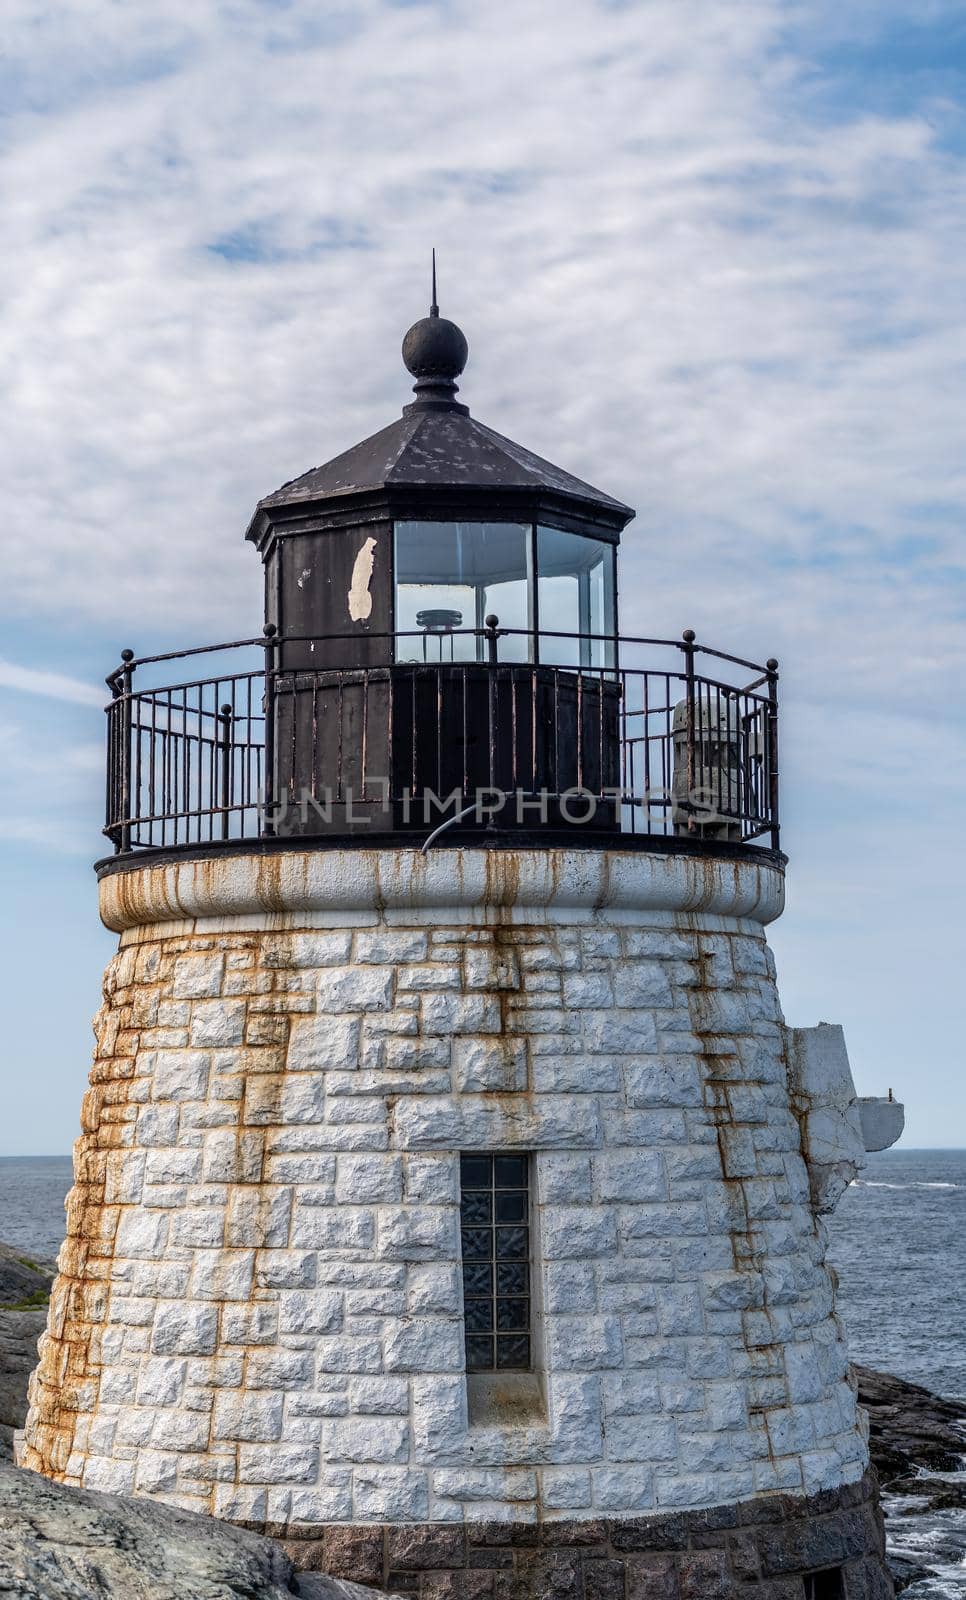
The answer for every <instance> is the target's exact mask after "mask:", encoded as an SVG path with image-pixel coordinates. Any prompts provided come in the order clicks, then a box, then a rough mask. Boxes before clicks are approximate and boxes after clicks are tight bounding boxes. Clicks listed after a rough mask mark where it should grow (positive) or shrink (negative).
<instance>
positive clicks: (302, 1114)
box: [246, 1072, 326, 1123]
mask: <svg viewBox="0 0 966 1600" xmlns="http://www.w3.org/2000/svg"><path fill="white" fill-rule="evenodd" d="M325 1090H326V1081H325V1074H324V1073H309V1072H304V1073H302V1074H300V1075H299V1076H298V1077H294V1078H286V1079H285V1081H284V1082H283V1084H282V1086H281V1095H280V1097H279V1100H278V1110H277V1112H276V1111H274V1110H273V1108H272V1107H271V1106H269V1107H267V1108H266V1116H265V1119H264V1120H265V1121H266V1122H282V1123H300V1122H322V1121H323V1120H324V1118H325ZM250 1103H251V1101H250V1095H249V1099H248V1104H249V1105H250ZM246 1118H247V1120H248V1121H249V1122H253V1121H255V1120H256V1119H255V1118H254V1117H253V1116H252V1115H251V1113H250V1111H249V1110H248V1108H247V1106H246Z"/></svg>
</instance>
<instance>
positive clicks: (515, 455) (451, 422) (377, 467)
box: [247, 283, 634, 543]
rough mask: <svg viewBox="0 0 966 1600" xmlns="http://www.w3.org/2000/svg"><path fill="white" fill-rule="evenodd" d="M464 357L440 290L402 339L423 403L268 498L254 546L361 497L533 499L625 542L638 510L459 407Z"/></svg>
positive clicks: (253, 529)
mask: <svg viewBox="0 0 966 1600" xmlns="http://www.w3.org/2000/svg"><path fill="white" fill-rule="evenodd" d="M466 356H467V344H466V340H465V338H464V337H463V334H462V332H461V331H460V329H459V328H458V327H457V326H456V324H455V323H454V322H450V321H448V320H447V319H446V318H444V317H440V315H439V309H438V307H437V305H436V297H435V283H434V294H433V305H432V309H431V311H430V315H429V316H428V317H424V318H422V320H421V321H419V322H417V323H415V324H414V325H413V327H412V328H410V329H409V332H408V333H407V334H406V337H405V339H404V340H403V359H404V361H405V363H406V366H407V367H408V368H409V371H410V372H411V373H412V374H413V376H414V377H415V378H416V383H415V385H414V391H415V394H416V399H415V401H413V402H412V403H411V404H410V405H408V406H406V407H405V409H404V411H403V414H402V416H401V417H400V418H399V419H398V420H397V421H395V422H392V423H390V424H389V426H388V427H387V428H382V429H381V430H380V431H379V432H378V433H374V434H372V435H371V437H370V438H368V439H363V440H362V442H361V443H360V444H356V445H353V447H352V448H351V450H346V451H344V452H343V453H342V455H339V456H336V457H335V458H334V459H333V460H332V461H328V462H326V463H325V464H324V465H323V466H320V467H313V468H312V470H311V471H309V472H305V473H303V474H302V476H301V477H300V478H295V479H293V480H292V481H291V482H290V483H286V484H283V485H282V487H281V488H280V489H276V491H275V493H274V494H270V495H266V497H265V498H264V499H263V500H260V501H259V503H258V506H257V508H256V511H255V516H254V517H253V519H252V523H251V526H250V527H249V530H248V535H247V536H248V538H249V539H253V540H255V541H256V542H258V543H261V542H262V541H263V540H264V538H265V536H266V535H267V534H268V533H269V531H270V529H271V527H272V526H273V525H275V526H277V524H278V522H279V521H288V520H289V519H290V518H292V517H296V518H298V517H299V515H300V513H301V514H305V513H308V512H309V511H310V508H312V507H313V506H317V507H318V510H319V511H320V512H323V513H324V512H326V511H328V510H330V509H332V510H334V509H335V504H336V503H339V502H341V503H344V502H346V501H350V500H352V499H353V498H355V497H370V498H371V497H376V498H378V499H383V500H384V499H386V498H390V499H395V500H397V501H400V502H404V503H405V504H406V505H407V506H408V507H411V508H415V506H416V504H417V501H418V497H419V496H420V495H425V496H427V497H429V496H433V497H437V498H441V499H443V500H445V501H446V502H450V501H452V500H453V499H463V498H464V497H465V498H466V499H467V501H468V502H469V503H471V504H472V503H476V502H478V500H479V497H480V496H481V495H486V496H491V497H493V499H495V500H504V501H505V500H508V499H509V500H510V501H517V502H518V501H519V500H520V498H521V497H526V498H527V499H529V500H531V501H533V502H534V509H535V510H537V511H539V509H541V507H543V506H544V505H547V504H550V505H552V504H553V503H558V504H559V505H560V508H561V510H562V511H563V512H565V513H566V512H568V511H569V512H571V513H572V514H573V515H575V516H576V517H577V518H579V519H580V520H581V521H585V520H588V519H589V520H593V521H598V522H600V523H602V524H603V527H602V528H601V532H602V533H603V534H604V536H605V537H606V532H607V530H609V531H610V532H611V536H612V537H615V536H616V535H617V534H619V532H620V530H621V529H622V528H623V527H624V525H625V523H627V522H629V521H630V519H631V517H633V515H634V512H633V510H632V509H631V507H630V506H626V505H624V504H623V503H622V502H621V501H620V500H615V499H614V498H613V497H612V496H611V495H608V494H604V493H602V491H601V490H599V489H595V488H593V487H592V485H591V484H589V483H584V482H583V481H582V480H581V479H580V478H575V477H574V476H573V475H572V474H571V473H569V472H565V471H564V470H563V468H562V467H557V466H554V465H553V463H552V462H550V461H545V460H544V459H543V458H542V457H541V456H538V455H535V454H534V453H533V451H532V450H527V449H525V448H524V446H523V445H520V444H516V443H515V442H514V441H513V440H512V439H507V438H505V437H504V436H503V435H502V434H499V433H496V432H495V431H494V430H493V429H492V428H488V427H486V426H485V424H484V423H482V422H478V421H477V420H476V418H475V417H471V416H470V414H469V409H468V407H467V406H465V405H461V404H459V403H458V402H457V400H456V394H457V385H456V382H455V379H456V378H457V377H458V376H459V374H460V373H461V372H462V370H463V366H464V364H465V362H466ZM429 509H430V508H429V506H427V507H426V511H427V512H428V511H429ZM424 514H425V512H424Z"/></svg>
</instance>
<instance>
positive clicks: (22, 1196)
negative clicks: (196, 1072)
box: [0, 1150, 966, 1600]
mask: <svg viewBox="0 0 966 1600" xmlns="http://www.w3.org/2000/svg"><path fill="white" fill-rule="evenodd" d="M70 1183H71V1163H70V1158H69V1156H37V1157H30V1158H21V1157H6V1158H0V1239H2V1240H4V1241H5V1242H6V1243H8V1244H15V1245H19V1246H21V1247H22V1248H23V1250H24V1252H25V1254H31V1253H33V1254H35V1255H40V1256H48V1257H49V1256H53V1255H55V1254H56V1251H57V1249H58V1246H59V1244H60V1241H61V1238H62V1237H63V1232H64V1196H65V1195H66V1193H67V1190H68V1189H69V1187H70ZM828 1226H829V1260H830V1261H831V1263H832V1265H833V1266H834V1267H835V1269H836V1271H837V1273H838V1275H839V1310H840V1313H841V1315H842V1317H843V1319H844V1321H845V1324H846V1327H847V1329H848V1336H849V1347H850V1350H851V1353H852V1356H853V1358H854V1359H855V1360H856V1361H861V1362H862V1363H864V1364H865V1365H866V1366H870V1367H877V1368H879V1369H880V1370H881V1371H884V1372H892V1373H895V1374H896V1375H897V1376H898V1377H901V1378H908V1379H909V1380H910V1381H911V1382H913V1383H921V1384H924V1385H925V1386H926V1387H927V1388H929V1389H932V1390H934V1391H935V1392H936V1393H937V1394H942V1395H946V1396H948V1397H949V1398H951V1399H961V1400H966V1150H887V1151H884V1152H882V1153H881V1154H879V1155H874V1156H870V1158H869V1165H868V1167H867V1168H866V1170H865V1171H864V1172H863V1174H862V1177H861V1178H860V1179H859V1180H858V1181H857V1182H856V1183H854V1184H853V1185H852V1186H851V1187H850V1188H849V1190H848V1191H847V1193H846V1194H845V1195H844V1196H843V1197H842V1200H841V1201H840V1203H839V1207H838V1210H837V1211H836V1212H835V1213H834V1215H833V1216H832V1217H830V1218H829V1219H828ZM964 1451H966V1445H964ZM963 1477H964V1479H966V1459H964V1473H963ZM918 1504H921V1502H919V1503H918ZM918 1504H917V1502H916V1501H914V1500H900V1499H898V1498H896V1497H893V1498H891V1499H887V1500H886V1517H887V1526H888V1534H889V1544H890V1548H892V1549H893V1550H895V1551H896V1552H897V1553H900V1554H903V1555H905V1556H907V1557H909V1558H910V1559H912V1560H914V1561H916V1562H917V1563H918V1564H920V1565H922V1566H925V1567H928V1568H929V1569H930V1573H931V1576H930V1577H929V1578H927V1579H924V1580H922V1581H920V1582H918V1583H916V1584H914V1585H913V1586H912V1587H911V1588H908V1589H906V1590H905V1591H904V1595H903V1600H966V1512H964V1511H962V1510H952V1511H941V1512H932V1513H930V1514H928V1515H924V1514H923V1513H922V1512H921V1511H920V1510H919V1509H918Z"/></svg>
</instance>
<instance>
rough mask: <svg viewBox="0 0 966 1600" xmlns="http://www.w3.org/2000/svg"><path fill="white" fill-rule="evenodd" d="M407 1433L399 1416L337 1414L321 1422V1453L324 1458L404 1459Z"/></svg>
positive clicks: (348, 1459)
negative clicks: (373, 1416)
mask: <svg viewBox="0 0 966 1600" xmlns="http://www.w3.org/2000/svg"><path fill="white" fill-rule="evenodd" d="M409 1435H410V1430H409V1422H408V1420H406V1419H405V1418H402V1417H378V1418H371V1417H345V1418H338V1419H334V1420H331V1421H326V1422H323V1424H322V1435H321V1439H322V1453H323V1456H324V1457H325V1460H326V1461H328V1462H332V1461H347V1462H352V1463H356V1462H361V1463H366V1462H373V1463H375V1462H386V1463H400V1462H405V1461H407V1460H408V1459H409Z"/></svg>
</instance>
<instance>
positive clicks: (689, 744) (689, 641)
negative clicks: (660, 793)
mask: <svg viewBox="0 0 966 1600" xmlns="http://www.w3.org/2000/svg"><path fill="white" fill-rule="evenodd" d="M681 637H682V639H683V641H684V642H683V644H682V646H681V648H682V650H683V651H684V695H685V736H686V750H687V783H688V793H687V804H688V832H689V833H693V832H694V830H695V827H696V823H695V820H694V811H693V809H692V808H693V805H694V802H693V799H692V796H693V794H694V776H695V759H694V756H695V749H694V743H695V729H696V725H697V719H696V716H695V694H694V629H693V628H685V630H684V633H683V634H682V635H681Z"/></svg>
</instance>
